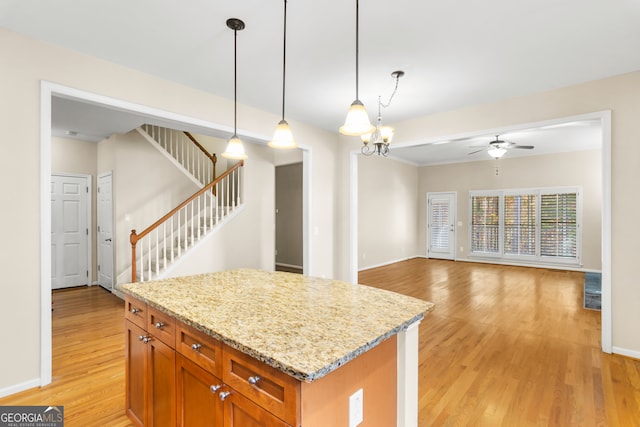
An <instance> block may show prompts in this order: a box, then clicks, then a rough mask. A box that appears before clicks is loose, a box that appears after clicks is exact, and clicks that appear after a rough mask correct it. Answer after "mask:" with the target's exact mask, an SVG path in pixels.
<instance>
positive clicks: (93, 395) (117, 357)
mask: <svg viewBox="0 0 640 427" xmlns="http://www.w3.org/2000/svg"><path fill="white" fill-rule="evenodd" d="M52 299H53V302H54V304H53V305H54V308H55V309H54V311H53V312H52V313H51V314H52V344H53V361H52V365H53V372H52V374H53V381H52V383H51V384H49V385H48V386H45V387H42V388H36V389H31V390H27V391H24V392H22V393H18V394H15V395H12V396H9V397H5V398H3V399H0V406H3V405H62V406H64V415H65V417H64V418H65V420H64V421H65V427H74V426H78V427H88V426H114V427H117V426H130V425H132V424H131V422H130V421H129V419H128V418H127V417H126V415H125V413H124V375H125V371H124V370H125V365H124V301H123V300H121V299H120V298H118V297H116V296H114V295H113V294H111V293H110V292H107V291H106V290H104V289H102V288H101V287H99V286H92V287H79V288H69V289H64V290H59V291H54V292H53V297H52Z"/></svg>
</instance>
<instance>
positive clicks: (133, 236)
mask: <svg viewBox="0 0 640 427" xmlns="http://www.w3.org/2000/svg"><path fill="white" fill-rule="evenodd" d="M129 241H130V242H131V282H132V283H133V282H135V281H136V243H138V235H137V234H136V230H131V236H129Z"/></svg>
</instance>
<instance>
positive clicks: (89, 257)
mask: <svg viewBox="0 0 640 427" xmlns="http://www.w3.org/2000/svg"><path fill="white" fill-rule="evenodd" d="M54 175H55V176H68V177H72V178H84V179H85V181H86V184H87V188H88V189H89V190H88V191H87V206H86V208H87V209H86V221H87V230H91V229H92V227H91V218H92V216H93V211H92V209H91V207H92V206H93V198H92V193H93V191H92V189H93V177H92V176H91V175H89V174H84V173H67V172H51V174H50V175H49V176H50V177H51V176H54ZM50 186H51V185H49V187H48V188H50ZM49 211H51V206H49ZM49 228H51V227H49ZM49 234H51V233H49ZM92 237H93V233H87V271H88V272H89V276H88V277H87V286H91V285H92V280H91V278H92V277H93V263H92V261H93V238H92ZM49 250H51V242H49ZM49 258H51V255H49ZM49 276H51V274H49ZM49 284H51V279H49ZM49 290H51V286H49ZM49 305H51V304H49Z"/></svg>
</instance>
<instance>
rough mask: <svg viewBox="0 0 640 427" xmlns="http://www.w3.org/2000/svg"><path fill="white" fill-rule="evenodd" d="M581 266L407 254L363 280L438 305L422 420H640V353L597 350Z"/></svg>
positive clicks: (431, 317)
mask: <svg viewBox="0 0 640 427" xmlns="http://www.w3.org/2000/svg"><path fill="white" fill-rule="evenodd" d="M583 278H584V274H583V273H578V272H566V271H556V270H547V269H534V268H522V267H508V266H495V265H489V264H474V263H464V262H452V261H439V260H425V259H412V260H408V261H404V262H400V263H397V264H393V265H390V266H385V267H381V268H376V269H371V270H367V271H363V272H361V273H360V276H359V282H360V283H363V284H368V285H372V286H376V287H380V288H384V289H389V290H392V291H396V292H399V293H403V294H406V295H411V296H414V297H417V298H421V299H425V300H428V301H431V302H433V303H435V305H436V308H435V310H434V311H433V312H432V313H430V314H428V315H427V316H426V318H425V320H424V321H423V323H422V324H421V325H420V354H419V357H420V378H419V387H420V389H419V395H420V400H419V408H420V411H419V424H420V426H431V425H437V426H441V425H443V426H460V425H479V426H480V425H485V426H499V425H503V426H529V425H545V426H547V425H549V426H640V360H635V359H630V358H625V357H621V356H615V355H607V354H604V353H602V352H601V350H600V312H598V311H591V310H585V309H583V308H582V292H583V291H582V286H583V285H582V284H583Z"/></svg>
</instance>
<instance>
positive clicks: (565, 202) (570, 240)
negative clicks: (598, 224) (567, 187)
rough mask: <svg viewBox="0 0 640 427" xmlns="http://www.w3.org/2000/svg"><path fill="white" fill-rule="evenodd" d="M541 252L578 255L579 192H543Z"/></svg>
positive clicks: (572, 256)
mask: <svg viewBox="0 0 640 427" xmlns="http://www.w3.org/2000/svg"><path fill="white" fill-rule="evenodd" d="M540 217H541V218H540V254H541V255H542V256H552V257H565V258H575V257H576V256H577V243H578V239H577V235H578V222H577V194H576V193H559V194H542V195H541V209H540Z"/></svg>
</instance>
